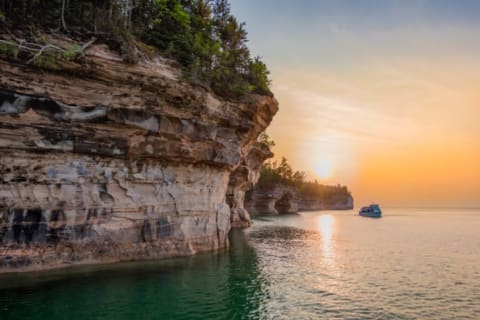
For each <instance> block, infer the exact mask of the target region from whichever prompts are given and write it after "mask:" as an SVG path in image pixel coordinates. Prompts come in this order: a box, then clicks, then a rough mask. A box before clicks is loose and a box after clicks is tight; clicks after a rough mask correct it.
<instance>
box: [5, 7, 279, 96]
mask: <svg viewBox="0 0 480 320" xmlns="http://www.w3.org/2000/svg"><path fill="white" fill-rule="evenodd" d="M0 10H1V11H0V12H4V17H5V18H4V19H5V21H6V22H7V24H8V25H10V27H11V28H23V29H25V30H34V29H36V28H43V29H45V30H56V31H57V32H58V31H62V32H64V33H68V34H70V35H71V36H74V37H82V36H86V35H88V36H95V37H97V38H103V39H105V40H106V41H107V42H108V41H110V42H112V39H113V40H115V41H117V42H118V41H120V42H122V43H123V44H122V45H121V46H120V47H123V48H118V49H119V51H122V52H123V53H124V54H125V57H126V60H128V61H129V62H135V61H136V60H137V59H136V58H135V57H134V56H133V55H134V53H133V52H132V51H134V50H131V47H132V43H135V41H136V40H132V39H134V38H137V39H140V40H141V41H143V42H145V43H146V44H148V45H152V46H154V47H156V48H157V49H158V50H160V52H161V53H162V54H164V55H165V56H167V57H170V58H173V59H175V60H177V61H178V62H179V63H180V64H181V65H182V66H183V68H184V71H185V75H186V77H187V78H188V79H189V80H190V81H192V82H194V83H201V84H203V85H207V86H209V87H211V88H212V89H213V90H214V91H215V92H216V93H217V94H219V95H221V96H224V97H227V98H240V97H242V96H244V95H245V94H248V93H258V94H262V95H269V96H271V95H272V93H271V91H270V89H269V85H270V81H269V79H268V74H269V72H268V70H267V68H266V65H265V64H264V63H263V62H262V61H261V60H260V58H258V57H256V58H252V57H251V54H250V51H249V50H248V47H247V45H246V43H247V32H246V31H245V24H244V23H239V22H238V20H237V19H236V18H235V17H234V16H233V15H232V14H231V12H230V4H229V2H228V1H227V0H215V1H210V0H68V1H67V0H52V1H39V0H0ZM0 19H2V16H0ZM125 48H126V49H125Z"/></svg>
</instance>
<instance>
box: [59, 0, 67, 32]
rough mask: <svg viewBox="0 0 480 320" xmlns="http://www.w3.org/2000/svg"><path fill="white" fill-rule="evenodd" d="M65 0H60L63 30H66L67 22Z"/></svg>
mask: <svg viewBox="0 0 480 320" xmlns="http://www.w3.org/2000/svg"><path fill="white" fill-rule="evenodd" d="M65 2H66V0H62V14H61V17H60V20H61V23H62V28H63V30H65V31H68V28H67V23H66V22H65Z"/></svg>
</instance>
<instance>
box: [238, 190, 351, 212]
mask: <svg viewBox="0 0 480 320" xmlns="http://www.w3.org/2000/svg"><path fill="white" fill-rule="evenodd" d="M332 188H336V187H332ZM245 208H246V209H247V210H248V212H249V213H250V214H251V215H259V214H285V213H296V212H299V211H312V210H349V209H353V197H352V196H351V195H350V194H349V193H345V192H338V193H337V194H336V195H333V196H331V197H329V198H324V197H321V196H314V195H308V194H305V193H303V192H302V191H301V190H300V189H299V188H298V187H295V186H289V185H284V184H276V185H273V186H271V187H269V188H259V187H255V188H253V189H252V190H251V191H250V192H248V193H247V196H246V200H245Z"/></svg>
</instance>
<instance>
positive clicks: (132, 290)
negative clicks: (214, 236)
mask: <svg viewBox="0 0 480 320" xmlns="http://www.w3.org/2000/svg"><path fill="white" fill-rule="evenodd" d="M384 214H385V217H384V218H382V219H377V220H375V219H368V218H361V217H357V216H356V215H355V213H354V212H353V211H349V212H329V211H324V212H311V213H304V214H301V215H298V216H297V215H293V216H288V217H276V218H266V219H262V220H256V222H255V226H254V227H253V228H251V229H249V230H247V231H245V232H242V231H237V232H235V233H233V234H232V248H231V250H230V251H228V252H226V251H225V252H220V253H217V254H204V255H200V256H196V257H193V258H188V259H176V260H169V261H163V262H154V263H134V264H120V265H114V266H112V265H110V266H100V267H99V266H96V267H80V268H74V269H70V270H61V271H54V272H43V273H36V274H28V275H27V274H22V275H13V276H12V275H10V276H0V319H2V320H4V319H257V318H260V319H480V210H418V209H417V210H415V209H385V210H384Z"/></svg>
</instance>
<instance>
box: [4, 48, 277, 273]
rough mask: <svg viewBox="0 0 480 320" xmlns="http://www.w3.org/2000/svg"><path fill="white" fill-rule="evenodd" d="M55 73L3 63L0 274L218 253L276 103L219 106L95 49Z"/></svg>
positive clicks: (145, 64)
mask: <svg viewBox="0 0 480 320" xmlns="http://www.w3.org/2000/svg"><path fill="white" fill-rule="evenodd" d="M61 67H62V68H63V69H64V70H63V71H64V72H55V73H53V72H52V73H49V72H44V71H42V72H40V71H38V70H36V69H31V68H30V67H28V66H24V65H19V64H14V63H11V62H9V61H7V60H3V58H0V70H1V72H0V90H1V91H0V152H1V158H0V250H1V251H0V272H5V271H19V270H36V269H45V268H52V267H60V266H65V265H71V264H83V263H98V262H102V263H103V262H114V261H126V260H136V259H153V258H163V257H173V256H182V255H190V254H194V253H196V252H199V251H205V250H215V249H218V248H223V247H226V246H227V245H228V238H227V235H228V232H229V230H230V227H231V220H232V221H233V222H232V223H233V224H236V221H237V220H238V219H237V218H236V217H237V216H238V217H239V219H240V220H241V221H249V219H248V216H247V215H246V214H245V213H244V212H241V209H242V208H243V205H242V201H241V200H242V197H243V195H244V192H245V190H246V189H245V188H246V187H247V185H248V184H245V185H244V184H242V183H237V182H234V183H230V180H231V176H236V175H237V174H236V173H235V174H232V172H238V173H239V175H243V174H246V177H247V180H249V181H250V182H249V183H251V182H252V181H254V180H255V179H258V177H256V176H255V173H254V171H255V170H256V169H255V168H254V170H253V171H252V169H251V168H253V167H255V166H253V167H252V166H251V165H252V161H253V160H252V158H255V157H258V155H255V152H256V151H252V150H253V149H252V146H253V145H254V144H255V141H256V138H257V136H258V135H259V134H260V132H262V131H263V130H264V129H265V128H266V127H267V126H268V124H269V123H270V121H271V120H272V117H273V116H274V114H275V113H276V112H277V109H278V104H277V102H276V100H275V99H274V98H270V97H263V96H251V97H249V98H248V100H246V101H243V102H229V101H225V100H222V99H220V98H218V97H215V96H214V95H213V94H212V93H211V92H209V91H207V90H205V89H203V88H201V87H193V86H191V85H189V84H187V83H185V82H183V81H182V80H181V76H180V71H179V70H177V69H175V68H172V67H171V66H169V65H168V64H167V63H166V62H165V61H164V60H162V59H161V58H155V59H153V60H151V61H142V62H140V63H139V64H137V65H126V64H124V63H122V62H121V59H119V58H118V56H117V55H116V54H115V53H113V52H111V51H109V50H107V49H106V48H105V47H104V46H92V47H91V48H89V50H88V51H87V52H86V57H85V62H84V63H83V64H82V65H78V64H75V63H72V62H66V63H64V65H62V66H61ZM260 158H261V157H260ZM260 158H259V159H260ZM259 159H257V160H255V161H259ZM262 161H263V160H262ZM245 170H246V171H245ZM229 185H230V186H231V188H230V189H228V190H229V192H230V190H234V191H233V194H234V196H233V198H234V201H233V202H230V201H229V203H230V204H232V206H233V208H232V209H233V212H234V215H235V218H231V211H230V207H229V206H228V204H227V200H226V194H227V188H229ZM229 194H230V193H229ZM247 214H248V213H247Z"/></svg>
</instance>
